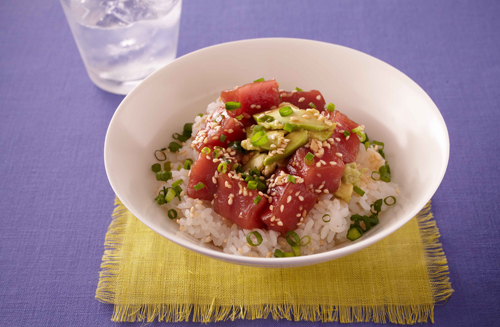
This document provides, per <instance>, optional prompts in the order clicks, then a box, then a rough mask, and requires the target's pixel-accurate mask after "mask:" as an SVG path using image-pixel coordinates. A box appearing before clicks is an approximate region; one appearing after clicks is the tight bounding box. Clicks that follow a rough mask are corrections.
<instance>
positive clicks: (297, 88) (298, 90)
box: [295, 87, 304, 92]
mask: <svg viewBox="0 0 500 327" xmlns="http://www.w3.org/2000/svg"><path fill="white" fill-rule="evenodd" d="M295 89H296V90H297V92H304V90H303V89H301V88H300V87H296V88H295Z"/></svg>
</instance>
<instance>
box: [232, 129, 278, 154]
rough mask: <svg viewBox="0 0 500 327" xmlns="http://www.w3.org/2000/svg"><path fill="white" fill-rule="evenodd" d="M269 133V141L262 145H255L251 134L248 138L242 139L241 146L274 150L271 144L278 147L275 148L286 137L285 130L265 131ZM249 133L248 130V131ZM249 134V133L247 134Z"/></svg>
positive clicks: (246, 148) (260, 149)
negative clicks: (251, 139) (251, 140)
mask: <svg viewBox="0 0 500 327" xmlns="http://www.w3.org/2000/svg"><path fill="white" fill-rule="evenodd" d="M265 132H266V134H267V142H266V143H264V144H263V145H261V146H255V145H253V144H252V142H250V137H252V136H251V135H250V136H247V137H248V138H247V139H245V140H243V141H241V146H242V147H243V148H244V149H245V150H258V151H263V150H273V148H271V144H274V145H275V146H276V147H275V149H276V148H277V147H278V146H279V145H280V144H281V143H282V142H283V139H284V138H285V131H267V130H266V131H265ZM247 133H248V132H247ZM247 135H248V134H247Z"/></svg>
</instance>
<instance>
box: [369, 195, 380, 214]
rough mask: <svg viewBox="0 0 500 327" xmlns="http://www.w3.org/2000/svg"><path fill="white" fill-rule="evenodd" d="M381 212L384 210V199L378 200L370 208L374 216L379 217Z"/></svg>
mask: <svg viewBox="0 0 500 327" xmlns="http://www.w3.org/2000/svg"><path fill="white" fill-rule="evenodd" d="M372 208H373V209H374V210H375V212H373V211H372ZM381 210H382V199H378V200H377V201H375V202H374V203H373V204H372V205H371V206H370V212H371V213H372V214H374V215H378V214H379V213H380V211H381Z"/></svg>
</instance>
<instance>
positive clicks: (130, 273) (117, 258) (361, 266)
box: [96, 200, 453, 324]
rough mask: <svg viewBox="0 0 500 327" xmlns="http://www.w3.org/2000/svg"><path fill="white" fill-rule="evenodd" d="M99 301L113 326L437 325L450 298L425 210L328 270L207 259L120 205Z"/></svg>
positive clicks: (111, 231)
mask: <svg viewBox="0 0 500 327" xmlns="http://www.w3.org/2000/svg"><path fill="white" fill-rule="evenodd" d="M116 205H117V207H116V209H115V211H114V213H113V221H112V223H111V225H110V226H109V230H108V232H107V234H106V242H105V247H106V250H105V252H104V256H103V263H102V265H101V269H102V270H101V272H100V279H99V285H98V288H97V292H96V298H97V299H98V300H99V301H102V302H105V303H112V304H114V312H113V316H112V320H113V321H148V322H150V321H153V320H155V319H158V320H160V321H163V320H165V321H191V320H192V321H201V322H214V321H221V320H227V319H258V318H266V317H268V316H269V315H271V316H272V317H273V318H275V319H281V318H284V319H292V320H307V321H317V320H320V321H340V322H361V321H370V320H372V321H374V322H378V323H381V322H387V321H390V322H394V323H400V324H412V323H416V322H425V321H428V320H429V319H430V320H431V321H433V310H434V305H435V304H436V303H439V302H443V301H445V300H446V299H447V298H448V297H449V296H450V295H451V293H452V292H453V290H452V289H451V285H450V282H449V278H448V267H447V263H446V257H445V255H444V253H443V250H442V248H441V245H440V244H439V243H438V237H439V231H438V229H437V227H436V223H435V221H434V219H433V217H432V213H431V212H430V203H429V204H428V205H427V206H426V208H424V210H422V212H421V213H420V214H419V215H418V216H417V217H415V218H414V219H412V220H411V221H410V222H409V223H407V224H406V225H405V226H404V227H402V228H401V229H400V230H398V231H397V232H395V233H393V234H392V235H390V236H389V237H386V238H385V239H384V240H382V241H380V242H378V243H377V244H375V245H373V246H371V247H369V248H367V249H364V250H363V251H360V252H358V253H355V254H353V255H350V256H348V257H344V258H341V259H338V260H333V261H330V262H327V263H323V264H319V265H315V266H309V267H302V268H287V269H263V268H250V267H242V266H237V265H232V264H227V263H223V262H219V261H216V260H213V259H208V258H205V257H203V256H201V255H199V254H196V253H193V252H191V251H189V250H186V249H184V248H182V247H180V246H178V245H176V244H174V243H172V242H170V241H168V240H166V239H165V238H163V237H161V236H159V235H158V234H156V233H155V232H153V231H152V230H150V229H149V228H148V227H146V226H145V225H143V224H142V223H141V222H140V221H139V220H138V219H136V218H135V217H134V216H133V215H132V214H131V213H130V212H129V211H128V210H127V209H126V208H125V207H124V206H123V205H122V204H121V203H120V202H119V201H118V200H117V202H116Z"/></svg>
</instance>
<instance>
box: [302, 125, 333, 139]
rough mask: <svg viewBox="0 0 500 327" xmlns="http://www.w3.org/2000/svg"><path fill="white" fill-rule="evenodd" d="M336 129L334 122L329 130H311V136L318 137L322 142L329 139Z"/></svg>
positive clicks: (312, 137)
mask: <svg viewBox="0 0 500 327" xmlns="http://www.w3.org/2000/svg"><path fill="white" fill-rule="evenodd" d="M334 131H335V124H333V126H332V127H330V128H329V129H327V130H324V131H321V132H315V131H309V132H308V133H309V138H311V139H317V140H318V141H320V142H323V141H326V140H328V139H329V138H330V137H331V136H332V134H333V132H334Z"/></svg>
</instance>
